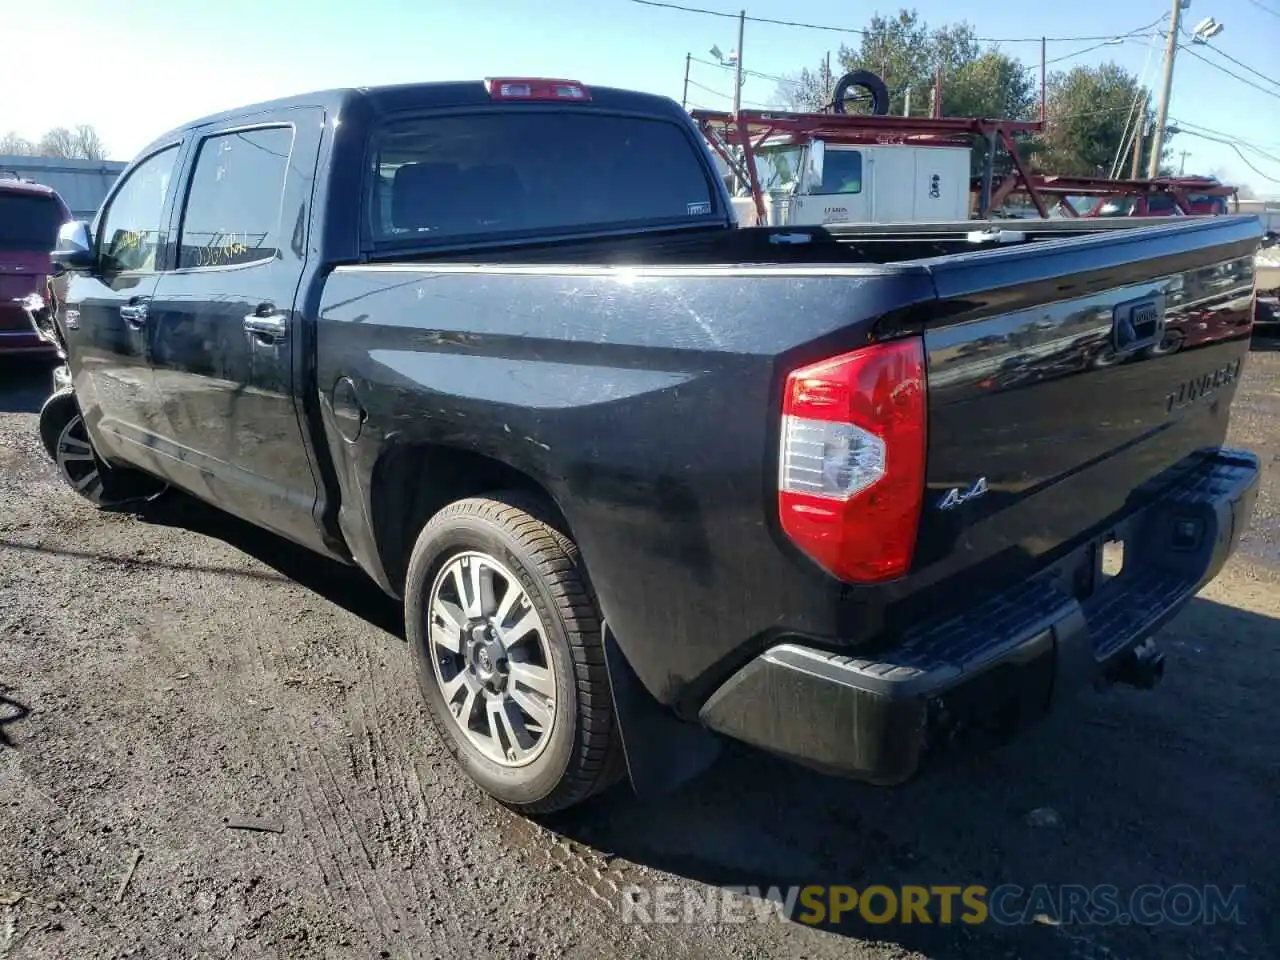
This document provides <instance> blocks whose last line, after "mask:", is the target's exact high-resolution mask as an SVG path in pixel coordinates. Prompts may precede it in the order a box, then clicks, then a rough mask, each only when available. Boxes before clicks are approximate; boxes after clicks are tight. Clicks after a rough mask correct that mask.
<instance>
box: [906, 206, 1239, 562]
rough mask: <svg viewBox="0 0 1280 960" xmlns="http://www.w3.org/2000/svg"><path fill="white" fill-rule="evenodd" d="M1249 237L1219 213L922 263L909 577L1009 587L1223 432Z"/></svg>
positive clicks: (1092, 532) (1166, 478)
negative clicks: (922, 476) (920, 383)
mask: <svg viewBox="0 0 1280 960" xmlns="http://www.w3.org/2000/svg"><path fill="white" fill-rule="evenodd" d="M1258 237H1259V230H1258V226H1257V222H1256V220H1254V219H1253V218H1236V217H1218V218H1205V219H1204V220H1194V221H1183V222H1179V223H1175V224H1171V225H1169V226H1167V227H1166V226H1161V227H1151V228H1145V229H1142V230H1139V231H1128V230H1122V231H1117V232H1116V233H1111V234H1107V235H1102V236H1097V235H1095V236H1090V237H1084V238H1078V239H1070V240H1063V241H1054V242H1048V243H1041V244H1036V245H1033V246H1028V247H1025V248H1014V249H1010V250H1006V251H999V252H994V253H985V254H971V255H961V256H953V257H947V258H940V259H938V260H933V261H925V262H926V264H927V265H928V266H929V268H930V270H931V272H932V273H933V275H934V279H935V283H936V287H937V292H938V296H939V304H938V312H937V314H936V316H937V317H938V318H941V319H935V320H933V321H931V322H930V324H929V326H928V328H927V330H926V332H925V350H926V355H927V362H928V393H929V424H928V432H929V441H928V464H927V483H926V495H925V502H924V507H923V515H922V517H921V523H920V528H919V534H918V541H917V548H916V556H915V569H916V578H914V579H915V583H916V585H917V586H924V585H926V584H927V583H928V582H930V581H939V580H944V579H945V580H950V581H953V582H954V581H956V579H957V577H956V575H957V574H961V573H962V572H963V576H961V577H959V578H958V579H959V580H960V581H962V582H964V583H974V582H975V581H988V580H989V581H991V582H993V583H1001V584H1006V585H1007V584H1008V583H1009V582H1010V577H1012V576H1016V575H1017V574H1018V572H1019V570H1027V569H1030V568H1032V567H1034V566H1036V565H1038V564H1039V563H1041V562H1043V560H1044V558H1045V556H1046V555H1047V554H1052V553H1055V552H1057V551H1060V550H1063V549H1066V548H1069V547H1070V546H1071V545H1073V544H1078V543H1080V542H1082V541H1083V540H1084V539H1086V538H1087V537H1090V536H1097V535H1101V534H1105V532H1106V527H1107V525H1108V524H1109V523H1111V522H1114V521H1115V520H1116V519H1117V518H1119V517H1120V516H1122V515H1124V514H1125V513H1126V512H1129V511H1131V510H1132V509H1134V508H1136V507H1137V506H1138V505H1139V503H1138V502H1139V501H1141V500H1142V499H1143V497H1145V496H1146V495H1147V494H1149V493H1153V492H1155V491H1157V490H1158V489H1159V488H1160V487H1161V486H1163V485H1164V484H1165V483H1167V482H1173V481H1174V480H1176V479H1177V478H1178V476H1179V475H1180V474H1181V472H1182V471H1183V470H1185V469H1187V468H1190V467H1192V466H1194V465H1195V463H1196V462H1198V458H1197V456H1196V455H1197V453H1198V452H1199V451H1203V450H1206V449H1210V448H1213V447H1217V446H1218V445H1220V444H1221V443H1222V442H1223V440H1224V438H1225V435H1226V430H1227V416H1228V407H1229V404H1230V400H1231V397H1232V395H1233V394H1234V392H1235V388H1236V382H1237V380H1238V377H1239V374H1240V371H1241V366H1242V364H1243V363H1244V361H1245V357H1246V354H1247V352H1248V349H1249V335H1250V329H1251V318H1252V297H1253V267H1252V259H1251V258H1252V256H1253V252H1254V250H1255V248H1256V245H1257V242H1258Z"/></svg>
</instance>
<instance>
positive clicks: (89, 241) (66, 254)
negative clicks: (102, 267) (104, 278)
mask: <svg viewBox="0 0 1280 960" xmlns="http://www.w3.org/2000/svg"><path fill="white" fill-rule="evenodd" d="M49 256H50V259H52V260H53V262H54V264H55V265H56V266H58V267H61V268H62V269H63V270H91V269H93V267H94V266H95V265H96V258H95V257H94V255H93V238H92V237H91V236H90V235H89V225H88V224H87V223H85V222H84V221H83V220H72V221H70V222H69V223H64V224H63V225H62V226H61V227H60V228H59V229H58V245H57V246H56V247H54V248H53V253H51V254H50V255H49Z"/></svg>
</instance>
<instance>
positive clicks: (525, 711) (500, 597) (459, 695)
mask: <svg viewBox="0 0 1280 960" xmlns="http://www.w3.org/2000/svg"><path fill="white" fill-rule="evenodd" d="M426 621H427V622H426V630H425V635H426V643H427V652H428V655H429V656H430V658H431V664H432V667H433V669H434V671H435V679H436V683H437V685H438V686H439V689H440V692H441V694H442V696H443V697H444V704H445V709H446V711H447V712H448V714H449V716H450V717H451V718H452V721H453V723H454V725H455V726H456V727H457V729H458V731H459V732H461V733H462V735H463V736H464V737H466V739H467V741H468V742H469V743H471V745H472V746H474V747H475V748H476V749H477V750H479V751H480V752H481V753H482V754H484V756H485V757H487V758H488V759H489V760H492V761H493V762H494V763H497V764H500V765H501V766H504V767H522V766H525V765H526V764H529V763H532V762H533V761H534V760H536V759H537V758H538V757H539V756H541V755H542V752H543V751H544V750H545V749H546V746H547V744H548V743H549V742H550V740H551V731H552V729H553V728H554V726H555V716H556V699H557V695H558V693H559V691H558V690H557V686H556V677H555V671H554V670H553V668H552V662H551V647H550V642H549V639H548V636H547V628H546V625H545V624H544V623H543V622H542V618H541V617H540V616H538V611H537V609H536V608H535V607H534V605H533V603H532V601H531V600H530V598H529V595H528V593H527V592H526V591H525V589H524V587H522V586H521V585H520V581H519V580H517V579H516V577H515V575H514V574H513V573H512V572H511V571H510V570H508V569H507V568H506V567H505V566H503V565H502V564H501V563H500V562H498V561H497V560H496V559H494V558H493V557H491V556H489V555H488V554H485V553H479V552H476V551H467V552H465V553H459V554H456V555H455V556H453V557H451V558H450V559H449V561H448V562H447V563H446V564H445V565H444V566H443V567H442V568H441V569H440V572H439V573H438V574H436V578H435V580H434V581H433V582H432V584H431V592H430V594H429V601H428V604H427V612H426Z"/></svg>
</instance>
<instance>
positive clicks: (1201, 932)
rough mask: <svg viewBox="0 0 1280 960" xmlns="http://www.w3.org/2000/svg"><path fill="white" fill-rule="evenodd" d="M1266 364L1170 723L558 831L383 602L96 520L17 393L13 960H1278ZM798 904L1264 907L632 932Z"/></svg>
mask: <svg viewBox="0 0 1280 960" xmlns="http://www.w3.org/2000/svg"><path fill="white" fill-rule="evenodd" d="M1278 347H1280V342H1277V341H1274V340H1273V341H1260V342H1259V343H1257V344H1256V345H1255V351H1254V353H1253V356H1252V358H1251V361H1250V364H1249V366H1248V368H1247V376H1246V381H1245V383H1244V385H1243V388H1242V394H1241V396H1240V398H1239V400H1238V405H1237V414H1236V416H1235V418H1234V421H1233V428H1232V432H1233V437H1232V440H1233V442H1234V443H1236V444H1238V445H1241V446H1248V447H1251V448H1252V449H1254V450H1256V451H1258V452H1259V453H1260V454H1262V456H1263V457H1264V460H1265V461H1266V462H1267V463H1268V464H1269V466H1270V472H1269V474H1268V476H1267V478H1266V480H1265V483H1266V488H1265V489H1264V491H1263V493H1262V495H1261V498H1260V500H1259V504H1258V514H1257V518H1256V522H1255V528H1254V531H1253V532H1252V533H1251V534H1250V536H1249V539H1248V540H1247V541H1246V544H1245V548H1244V550H1243V551H1242V554H1241V556H1240V557H1239V558H1237V559H1236V560H1235V561H1233V562H1232V563H1231V565H1230V566H1229V567H1228V569H1227V571H1226V572H1224V574H1223V575H1222V577H1221V578H1220V579H1219V580H1218V581H1216V582H1215V583H1213V584H1211V585H1210V586H1209V587H1208V588H1207V589H1206V590H1205V591H1204V592H1203V594H1202V595H1201V597H1200V598H1198V599H1197V600H1195V601H1193V604H1192V606H1191V607H1190V608H1189V609H1188V610H1187V611H1186V612H1185V613H1184V614H1183V615H1182V616H1180V617H1179V619H1178V620H1177V621H1176V622H1175V623H1173V624H1172V625H1171V626H1169V627H1168V628H1167V629H1166V630H1165V631H1164V633H1163V635H1162V641H1163V643H1164V644H1165V646H1166V648H1167V649H1168V651H1169V654H1170V664H1169V671H1168V676H1167V679H1166V683H1165V685H1164V686H1163V687H1162V688H1161V689H1159V690H1158V691H1156V692H1155V693H1138V692H1135V691H1128V690H1121V691H1114V692H1111V693H1108V694H1105V695H1102V696H1097V695H1094V694H1091V693H1090V694H1086V695H1084V696H1083V697H1082V699H1081V701H1080V703H1079V707H1078V710H1076V711H1074V712H1068V713H1063V714H1060V715H1057V716H1055V717H1053V718H1051V719H1050V720H1049V721H1047V722H1046V723H1045V724H1043V725H1041V726H1040V727H1039V728H1038V729H1036V730H1035V731H1034V732H1032V733H1030V734H1028V735H1027V736H1025V737H1024V738H1023V739H1021V740H1020V741H1018V742H1017V743H1016V744H1014V745H1012V746H1010V747H1007V748H1005V749H1003V750H1001V751H999V752H996V753H992V754H988V755H985V756H982V757H978V758H974V759H971V760H969V761H966V762H964V763H962V764H960V765H959V766H957V767H954V768H948V769H946V770H942V771H938V772H936V773H934V774H933V775H931V776H928V777H925V778H923V779H921V780H918V781H916V782H914V783H913V784H911V785H910V786H908V787H906V788H902V789H899V790H896V791H882V790H876V789H873V788H868V787H861V786H858V785H852V784H849V783H845V782H841V781H835V780H828V779H824V778H822V777H819V776H817V775H814V774H810V773H807V772H805V771H801V770H798V769H796V768H793V767H790V766H787V765H785V764H782V763H780V762H777V761H774V760H771V759H768V758H766V757H763V756H760V755H758V754H755V753H752V752H750V751H747V750H745V749H744V750H734V751H732V752H731V753H730V755H729V756H728V757H727V758H726V759H724V760H723V761H722V762H721V763H720V764H719V765H718V766H717V767H716V768H715V769H714V770H713V771H712V772H711V773H710V774H709V775H707V776H705V777H704V778H702V779H701V780H699V781H697V782H695V783H694V784H692V785H690V786H689V787H688V788H686V789H685V791H683V792H682V793H681V794H680V795H679V796H676V797H674V798H671V799H669V800H664V801H661V802H657V803H651V804H648V805H646V804H641V803H640V802H639V801H637V800H636V799H634V798H633V797H632V796H631V795H630V793H629V792H628V791H626V790H625V789H621V790H617V791H615V792H613V793H612V794H610V795H608V796H606V797H605V798H603V799H602V800H601V801H599V802H597V803H595V804H593V805H592V806H590V807H589V808H588V809H586V810H584V811H581V812H576V813H574V814H572V815H569V816H564V817H561V818H558V819H556V820H554V821H553V822H548V823H545V824H534V823H532V822H530V821H528V820H525V819H522V818H520V817H516V816H514V815H512V814H510V813H509V812H507V811H506V810H504V809H503V808H501V807H499V806H497V805H495V804H494V803H492V802H490V801H489V800H488V799H486V798H485V797H484V796H482V795H481V794H480V793H479V791H478V790H476V789H474V788H472V787H471V786H470V785H469V784H468V783H466V782H464V781H463V780H462V779H461V778H460V777H459V775H458V774H456V773H455V771H454V769H453V768H452V767H451V765H450V763H449V762H448V761H447V759H446V755H445V752H444V750H443V748H442V747H441V745H440V743H439V742H438V740H437V738H436V737H435V735H434V734H433V733H432V732H431V731H430V730H429V729H428V727H427V722H426V717H425V713H424V710H423V708H422V707H421V706H420V704H419V700H418V694H417V692H416V690H415V687H414V681H413V673H412V670H411V666H410V659H409V655H408V652H407V650H406V649H405V645H404V642H403V640H402V639H401V638H402V628H401V624H400V622H399V614H398V610H397V607H396V605H395V604H394V603H392V602H391V601H389V600H387V599H386V598H385V597H383V596H382V595H381V594H379V593H378V592H377V591H376V590H374V589H373V588H372V587H371V586H369V585H368V584H366V583H365V582H364V581H362V580H361V579H360V578H359V577H357V576H356V575H354V574H352V573H350V572H348V571H345V570H343V569H341V568H339V567H336V566H331V565H329V564H327V563H325V562H323V561H320V560H317V559H315V558H313V557H311V556H310V555H308V554H306V553H305V552H303V551H301V550H299V549H296V548H294V547H292V546H290V545H288V544H285V543H283V542H281V541H279V540H276V539H274V538H271V537H269V536H266V535H263V534H259V533H257V532H255V531H253V530H251V529H248V528H246V527H244V526H243V525H241V524H238V523H237V522H235V521H233V520H231V519H229V518H227V517H225V516H222V515H219V514H217V513H215V512H214V511H212V510H210V509H208V508H205V507H202V506H199V505H197V504H195V503H193V502H192V501H190V500H187V499H185V498H173V499H171V500H168V501H166V502H164V503H163V505H156V506H153V507H149V508H148V509H147V510H146V511H145V512H144V513H143V514H142V515H141V516H132V515H118V514H116V515H113V514H99V513H95V512H94V511H93V510H92V509H90V508H89V507H88V506H87V505H85V504H83V503H81V502H80V501H79V500H78V499H76V498H75V497H74V496H73V495H72V494H70V493H69V492H66V491H64V490H63V489H62V488H61V487H60V486H59V485H58V483H57V481H56V480H55V478H54V475H53V470H52V467H51V466H50V465H49V464H48V463H46V462H45V460H44V458H43V456H42V455H41V454H40V452H39V451H38V449H37V443H36V440H35V421H36V417H35V413H34V411H35V410H36V409H37V407H38V404H39V402H40V400H41V399H42V398H43V395H44V393H45V390H46V382H47V380H46V375H45V373H44V371H36V372H26V373H24V372H22V370H21V369H20V368H18V367H15V366H12V365H10V366H9V367H6V368H3V369H0V960H16V958H50V957H75V958H80V957H117V956H152V957H183V958H189V957H199V958H219V960H221V958H229V957H333V958H347V957H351V958H366V957H431V956H449V957H452V956H467V957H473V958H475V957H530V958H532V957H539V958H540V957H548V956H558V957H566V958H571V957H583V958H586V957H591V958H595V957H603V956H616V957H629V956H652V955H661V956H673V957H681V956H688V957H708V956H729V957H743V958H745V957H781V956H788V957H792V956H794V957H813V958H822V957H836V956H840V957H850V956H853V957H867V958H872V957H874V958H889V957H921V956H926V957H948V958H950V957H964V958H984V960H985V958H999V957H1009V958H1014V957H1026V958H1032V957H1034V958H1047V960H1054V958H1067V957H1079V958H1090V957H1097V958H1102V957H1111V958H1124V957H1160V958H1175V957H1179V958H1180V957H1195V958H1201V957H1203V958H1209V957H1231V958H1235V957H1259V958H1262V957H1272V958H1274V957H1276V956H1280V906H1277V903H1278V901H1280V868H1278V867H1277V863H1280V833H1278V831H1277V825H1280V712H1278V711H1277V710H1276V708H1275V700H1274V697H1275V695H1276V689H1277V686H1278V685H1280V619H1278V618H1280V549H1278V547H1277V538H1276V531H1277V529H1278V528H1280V349H1277V348H1278ZM1043 807H1051V808H1052V809H1053V810H1054V811H1056V813H1057V815H1058V816H1057V822H1056V824H1051V825H1034V826H1033V825H1031V823H1029V822H1028V818H1027V814H1028V812H1029V811H1032V810H1035V809H1038V808H1043ZM245 821H250V822H252V823H253V824H256V825H258V826H267V827H270V830H266V831H263V830H253V831H251V830H244V829H237V826H239V825H241V824H243V823H244V822H245ZM276 831H279V832H276ZM138 855H140V859H137V860H136V867H135V868H134V869H133V870H132V873H130V868H131V865H133V864H134V863H135V858H136V857H137V856H138ZM809 883H843V884H853V885H857V886H865V885H867V884H871V883H882V884H888V885H897V884H904V883H922V884H926V885H937V884H969V883H983V884H986V885H988V886H995V885H997V884H1000V883H1017V884H1020V885H1022V886H1024V887H1031V886H1032V885H1034V884H1038V883H1045V884H1062V883H1078V884H1087V885H1093V884H1099V883H1109V884H1114V885H1116V886H1117V887H1119V888H1120V889H1121V890H1122V891H1128V890H1131V889H1132V888H1134V887H1136V886H1138V885H1140V884H1148V883H1153V884H1176V883H1186V884H1191V885H1194V886H1201V885H1204V884H1219V885H1222V886H1224V887H1230V886H1232V885H1234V884H1244V885H1246V886H1247V888H1248V889H1247V895H1246V900H1245V909H1244V913H1243V915H1242V919H1243V921H1244V922H1243V923H1240V924H1234V923H1228V924H1221V925H1216V926H1204V925H1191V926H1188V927H1172V926H1170V927H1161V928H1159V929H1155V930H1152V929H1149V928H1146V927H1140V926H1135V925H1123V926H1121V925H1114V926H1106V927H1101V926H1072V925H1054V924H1052V923H1038V924H1032V925H1027V926H1023V927H1017V928H1012V927H1004V928H999V927H995V926H991V925H988V926H983V927H980V928H974V927H964V926H950V927H940V926H921V925H915V926H875V927H871V926H865V925H863V926H853V925H843V924H842V925H839V926H836V927H830V926H828V927H826V928H823V929H815V928H813V927H808V926H804V925H801V924H798V923H785V922H782V921H773V922H769V923H763V924H757V923H748V924H729V923H720V924H714V923H712V922H710V921H707V920H704V919H701V918H698V917H695V919H694V922H692V923H688V924H685V923H681V924H675V925H637V924H633V923H624V922H623V921H622V916H621V914H620V895H619V890H620V889H622V888H624V887H627V886H629V885H632V884H642V885H652V884H672V885H676V886H678V887H680V888H683V889H687V890H695V891H696V890H700V889H703V890H704V889H706V887H705V885H735V884H743V885H748V884H755V885H767V884H809Z"/></svg>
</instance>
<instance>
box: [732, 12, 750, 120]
mask: <svg viewBox="0 0 1280 960" xmlns="http://www.w3.org/2000/svg"><path fill="white" fill-rule="evenodd" d="M746 26H747V11H745V10H743V11H741V12H739V14H738V57H737V62H736V63H735V64H734V69H733V115H734V116H735V117H736V116H737V115H738V111H739V110H741V109H742V35H743V34H744V33H745V32H746Z"/></svg>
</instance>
